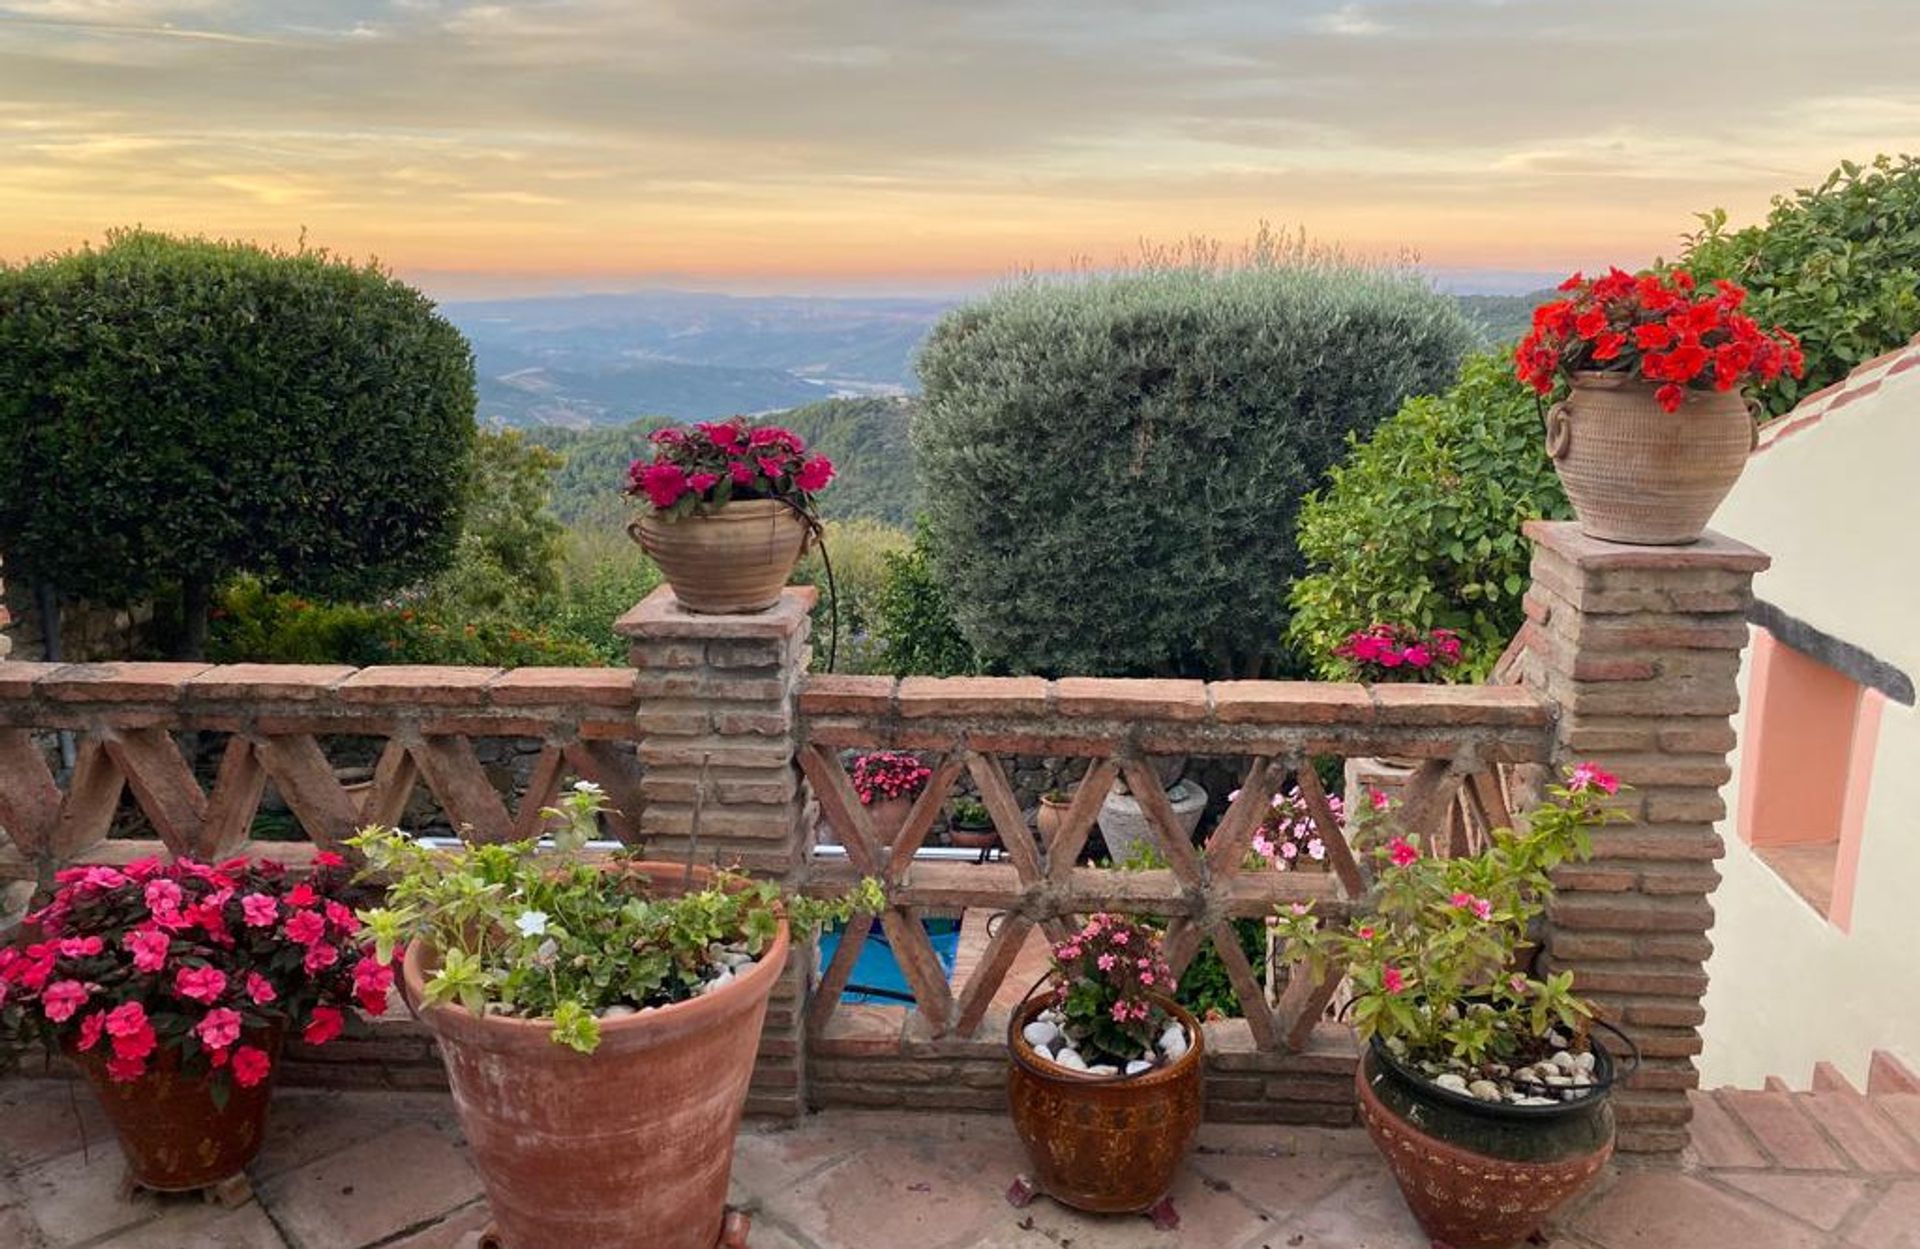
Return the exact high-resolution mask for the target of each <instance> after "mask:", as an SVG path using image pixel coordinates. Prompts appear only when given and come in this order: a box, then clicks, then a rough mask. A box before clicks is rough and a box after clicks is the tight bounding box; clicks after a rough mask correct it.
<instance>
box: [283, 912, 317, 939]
mask: <svg viewBox="0 0 1920 1249" xmlns="http://www.w3.org/2000/svg"><path fill="white" fill-rule="evenodd" d="M286 932H287V939H288V940H290V941H298V942H299V943H300V944H301V945H312V944H313V943H314V942H316V941H323V940H325V939H326V936H327V921H326V920H325V919H324V918H322V917H321V915H320V912H318V911H295V912H294V913H293V914H292V915H291V916H289V917H288V918H287V928H286Z"/></svg>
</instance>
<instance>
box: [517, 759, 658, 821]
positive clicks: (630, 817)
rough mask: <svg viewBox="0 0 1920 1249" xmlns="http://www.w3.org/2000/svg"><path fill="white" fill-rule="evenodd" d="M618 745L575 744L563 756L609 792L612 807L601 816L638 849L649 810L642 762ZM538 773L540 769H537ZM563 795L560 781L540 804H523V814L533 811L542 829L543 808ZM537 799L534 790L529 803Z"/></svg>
mask: <svg viewBox="0 0 1920 1249" xmlns="http://www.w3.org/2000/svg"><path fill="white" fill-rule="evenodd" d="M619 745H620V744H619V743H618V742H611V741H600V740H598V739H595V740H593V741H572V742H568V743H567V744H566V745H565V746H564V747H562V748H561V754H562V756H563V757H564V759H565V760H566V762H567V764H568V766H570V767H572V769H573V770H574V772H575V773H577V774H578V775H579V776H580V777H581V779H583V780H589V781H592V782H593V783H594V784H596V785H598V786H599V787H600V788H601V789H603V790H605V791H606V795H607V801H608V802H610V803H611V804H612V806H611V807H610V808H609V809H608V810H607V811H606V812H605V813H604V814H603V815H602V816H601V817H600V818H602V819H603V820H605V821H606V822H607V828H608V829H609V830H610V831H611V832H612V833H613V835H614V837H616V838H617V839H618V840H619V841H620V843H621V844H622V845H628V846H637V845H639V844H640V843H641V842H642V841H643V840H644V838H643V837H642V835H641V832H640V813H641V811H643V810H644V809H645V808H646V798H645V795H644V791H643V790H642V789H641V783H640V763H639V761H638V760H637V759H635V758H634V757H633V755H631V754H629V753H626V752H623V751H622V750H620V749H619ZM535 770H536V772H537V771H538V768H536V769H535ZM558 792H559V778H558V777H556V778H555V781H554V787H553V788H552V789H550V790H549V791H548V792H547V793H546V795H545V796H544V797H542V798H541V800H540V801H539V802H538V803H533V804H532V805H531V806H529V805H527V803H523V804H522V808H521V809H522V815H523V816H524V815H525V813H526V812H527V811H531V812H533V819H534V821H535V825H534V827H536V828H537V827H539V825H538V820H539V818H540V808H541V807H543V806H550V805H552V802H553V798H554V795H555V794H556V793H558ZM532 798H533V787H532V786H531V785H530V786H528V789H527V800H528V802H531V800H532Z"/></svg>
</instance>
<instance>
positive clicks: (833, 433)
mask: <svg viewBox="0 0 1920 1249" xmlns="http://www.w3.org/2000/svg"><path fill="white" fill-rule="evenodd" d="M913 402H914V401H913V400H910V399H828V400H824V401H822V402H820V403H810V404H808V405H806V406H805V407H801V408H795V409H793V410H792V411H790V412H786V413H783V414H781V415H779V416H777V417H771V418H768V419H769V420H772V421H774V422H776V423H778V424H781V425H785V426H787V427H788V428H789V429H792V430H793V431H794V432H795V433H797V434H799V435H800V436H801V437H803V438H805V439H806V440H807V441H808V443H810V444H811V445H813V446H815V447H817V448H818V449H819V450H821V451H822V452H824V453H825V454H826V455H828V456H829V457H831V458H832V460H833V462H834V464H835V465H836V466H837V467H838V468H839V470H840V471H839V477H838V479H837V480H836V481H835V482H834V484H833V486H832V488H831V489H829V490H827V491H826V492H825V493H824V494H822V495H821V496H820V506H821V511H822V512H823V513H824V514H825V515H827V516H828V517H831V518H834V519H852V518H855V517H871V518H873V519H875V520H881V521H885V522H887V523H888V524H891V525H897V526H902V527H904V526H906V525H907V524H908V523H909V522H910V521H911V520H912V517H913V513H914V511H915V510H916V509H917V507H918V504H919V498H918V494H917V491H916V487H915V485H914V476H913V451H912V448H911V447H910V446H909V444H908V440H907V422H908V419H909V417H910V415H911V412H912V405H913ZM669 423H670V422H669V419H668V418H667V417H664V416H653V417H642V418H641V419H639V420H637V421H634V422H632V423H630V424H627V425H619V426H609V427H603V428H596V429H590V430H571V429H552V428H546V429H532V430H528V431H527V437H528V438H529V440H531V441H533V442H536V443H539V444H540V445H543V446H546V447H550V448H552V449H553V450H554V451H557V452H559V453H560V454H561V455H562V456H564V457H565V459H566V463H565V464H564V465H563V466H562V467H561V468H560V470H559V472H558V473H556V474H555V476H554V480H553V503H552V511H553V514H554V515H555V516H556V517H558V518H559V519H560V520H561V521H562V522H564V523H566V524H570V525H571V524H574V523H577V522H579V521H581V520H584V519H587V518H588V517H590V516H591V517H595V518H602V519H604V518H608V517H609V516H610V508H609V503H610V501H613V500H614V496H615V494H616V492H617V491H618V490H619V488H620V485H621V483H622V481H624V480H625V477H626V471H627V465H628V464H629V463H630V462H631V461H632V460H634V459H635V458H636V457H638V456H640V455H642V454H644V453H645V451H646V448H647V435H648V434H650V433H652V432H653V431H654V430H656V429H658V428H660V427H661V426H662V425H666V424H669Z"/></svg>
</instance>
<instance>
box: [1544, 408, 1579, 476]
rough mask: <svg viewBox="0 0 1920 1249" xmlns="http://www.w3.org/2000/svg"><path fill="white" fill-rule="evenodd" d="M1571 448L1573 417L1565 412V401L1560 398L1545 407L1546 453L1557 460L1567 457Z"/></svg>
mask: <svg viewBox="0 0 1920 1249" xmlns="http://www.w3.org/2000/svg"><path fill="white" fill-rule="evenodd" d="M1571 450H1573V418H1572V417H1571V416H1569V415H1568V414H1567V401H1566V400H1564V399H1562V400H1561V401H1560V402H1559V403H1556V404H1554V405H1553V406H1552V407H1551V408H1548V409H1547V455H1548V457H1549V458H1551V459H1553V460H1555V461H1559V460H1564V459H1566V458H1567V453H1568V452H1569V451H1571Z"/></svg>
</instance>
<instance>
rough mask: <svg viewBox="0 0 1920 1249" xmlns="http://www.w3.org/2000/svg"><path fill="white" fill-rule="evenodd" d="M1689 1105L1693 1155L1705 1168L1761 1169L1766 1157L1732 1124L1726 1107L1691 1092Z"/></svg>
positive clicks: (1709, 1095) (1711, 1097)
mask: <svg viewBox="0 0 1920 1249" xmlns="http://www.w3.org/2000/svg"><path fill="white" fill-rule="evenodd" d="M1689 1100H1690V1101H1691V1102H1692V1103H1693V1152H1694V1156H1695V1157H1696V1158H1698V1159H1699V1160H1700V1165H1702V1166H1706V1167H1764V1166H1766V1165H1767V1156H1766V1155H1765V1154H1763V1153H1761V1152H1760V1149H1759V1147H1758V1146H1757V1145H1755V1144H1754V1143H1753V1141H1752V1139H1751V1138H1749V1137H1748V1136H1747V1133H1746V1131H1745V1129H1743V1128H1742V1127H1741V1126H1740V1125H1739V1124H1738V1123H1736V1122H1734V1119H1733V1116H1731V1115H1729V1114H1728V1113H1727V1111H1726V1108H1725V1107H1724V1106H1722V1105H1721V1104H1720V1101H1719V1099H1718V1098H1717V1097H1715V1096H1714V1095H1713V1094H1712V1093H1703V1092H1697V1091H1696V1092H1695V1093H1693V1094H1692V1095H1691V1096H1690V1098H1689Z"/></svg>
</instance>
